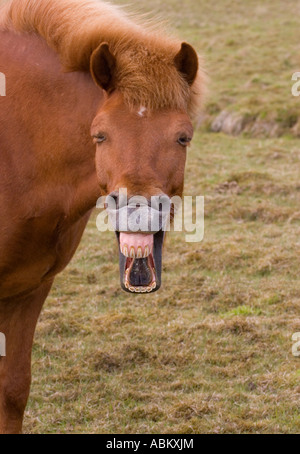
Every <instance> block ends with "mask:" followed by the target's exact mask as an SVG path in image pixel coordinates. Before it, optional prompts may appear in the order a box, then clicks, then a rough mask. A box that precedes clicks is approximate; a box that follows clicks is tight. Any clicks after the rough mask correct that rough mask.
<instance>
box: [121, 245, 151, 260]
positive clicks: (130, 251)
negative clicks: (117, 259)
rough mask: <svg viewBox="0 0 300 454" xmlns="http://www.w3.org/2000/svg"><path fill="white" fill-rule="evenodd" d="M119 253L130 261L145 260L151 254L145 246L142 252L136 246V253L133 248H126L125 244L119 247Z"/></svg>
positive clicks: (141, 248) (140, 248) (139, 247)
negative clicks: (135, 259) (130, 259)
mask: <svg viewBox="0 0 300 454" xmlns="http://www.w3.org/2000/svg"><path fill="white" fill-rule="evenodd" d="M121 252H122V254H123V255H125V257H130V258H132V259H134V258H137V259H141V258H143V257H144V258H146V257H148V256H149V255H150V254H151V250H150V249H149V246H145V248H144V251H143V247H142V246H138V247H137V251H136V250H135V247H134V246H131V247H128V246H127V244H124V245H123V246H121Z"/></svg>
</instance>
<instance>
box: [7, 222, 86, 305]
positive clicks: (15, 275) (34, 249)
mask: <svg viewBox="0 0 300 454" xmlns="http://www.w3.org/2000/svg"><path fill="white" fill-rule="evenodd" d="M88 217H89V213H88V214H86V215H85V216H83V217H82V218H80V219H79V220H76V221H73V222H72V221H70V219H68V217H67V216H66V215H65V214H60V215H59V216H56V217H54V216H51V215H47V216H42V217H34V218H30V219H26V220H23V221H22V222H19V223H17V224H16V225H14V226H12V227H13V228H11V229H10V234H7V232H8V231H9V229H5V232H6V234H5V235H2V238H1V240H0V276H1V280H0V300H1V299H5V298H7V297H10V296H13V295H18V294H20V293H23V292H26V291H27V290H30V289H32V288H34V287H37V286H39V285H40V284H41V282H43V281H45V280H47V279H53V277H54V276H55V275H56V274H57V273H59V272H60V271H62V270H63V269H64V268H65V266H66V265H67V264H68V263H69V261H70V260H71V258H72V256H73V254H74V252H75V251H76V249H77V246H78V244H79V242H80V239H81V236H82V233H83V231H84V228H85V226H86V223H87V220H88Z"/></svg>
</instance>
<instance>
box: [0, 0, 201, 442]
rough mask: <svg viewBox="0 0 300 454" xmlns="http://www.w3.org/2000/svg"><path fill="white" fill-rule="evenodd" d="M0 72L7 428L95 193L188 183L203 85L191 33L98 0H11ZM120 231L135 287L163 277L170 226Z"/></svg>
mask: <svg viewBox="0 0 300 454" xmlns="http://www.w3.org/2000/svg"><path fill="white" fill-rule="evenodd" d="M0 71H1V73H3V74H4V75H5V80H6V96H1V97H0V156H1V166H0V212H1V214H0V277H1V279H0V332H1V333H3V334H4V335H5V337H6V356H2V357H0V433H13V434H14V433H21V432H22V423H23V417H24V411H25V408H26V405H27V400H28V397H29V392H30V384H31V350H32V344H33V336H34V331H35V327H36V324H37V321H38V317H39V314H40V312H41V309H42V306H43V303H44V301H45V299H46V298H47V295H48V293H49V291H50V289H51V286H52V284H53V280H54V278H55V276H56V275H57V274H58V273H59V272H61V271H62V270H63V269H64V268H65V267H66V265H67V264H68V263H69V262H70V260H71V258H72V257H73V255H74V253H75V251H76V249H77V247H78V245H79V243H80V240H81V237H82V234H83V232H84V229H85V227H86V224H87V222H88V220H89V217H90V214H91V212H92V210H93V208H94V207H95V204H96V201H97V199H98V198H99V197H100V196H106V195H110V194H112V197H113V198H114V199H115V200H116V201H117V202H118V198H119V197H120V196H119V192H118V191H119V190H120V189H121V188H126V190H127V192H128V201H129V202H130V200H131V198H132V197H134V196H136V195H140V196H143V197H144V198H145V199H146V200H150V198H151V197H156V196H161V195H164V196H165V197H168V198H171V197H173V196H176V195H178V196H181V195H182V191H183V185H184V167H185V161H186V151H187V146H188V145H189V143H190V141H191V139H192V136H193V124H192V120H193V118H194V115H195V114H196V113H197V111H198V109H199V107H200V106H201V102H202V98H203V92H204V85H205V84H204V71H203V69H202V65H201V61H200V59H199V56H198V54H197V53H196V51H195V50H194V48H193V47H192V46H191V45H189V44H188V43H185V42H182V41H180V40H178V39H177V38H175V37H173V36H170V34H169V33H167V32H166V31H165V30H164V29H163V28H161V27H156V26H155V24H154V23H151V22H149V21H148V20H147V21H145V20H144V19H141V18H138V17H133V16H132V15H130V14H128V13H126V12H124V10H123V9H122V8H121V7H117V6H113V5H110V4H107V3H105V2H102V1H97V0H81V1H80V0H8V1H6V2H4V3H3V2H2V3H1V5H0ZM117 236H118V241H119V253H120V256H121V257H122V260H123V262H122V263H123V266H125V268H124V269H123V272H124V271H125V274H126V276H127V281H126V282H127V286H126V291H129V292H131V293H132V292H133V293H134V292H136V291H138V292H141V291H145V289H146V291H147V292H148V291H149V293H151V292H152V291H155V290H157V288H158V287H159V282H158V281H157V282H156V281H155V271H156V270H155V266H156V265H157V263H158V261H159V257H158V255H159V254H160V253H161V247H160V245H158V246H157V247H156V241H157V242H158V243H159V244H161V243H162V241H163V238H162V235H161V234H160V232H154V233H153V232H150V233H149V232H148V233H145V232H142V233H132V232H130V231H129V232H128V231H127V232H117ZM155 250H156V254H155ZM130 254H131V255H130ZM139 254H140V256H139ZM156 261H157V263H156ZM124 263H125V265H124ZM157 268H159V265H157ZM129 269H130V270H131V271H132V270H134V271H133V272H130V273H129V271H130V270H129ZM150 271H151V273H150V278H149V272H150ZM128 273H129V274H128ZM157 274H159V273H157ZM128 276H129V277H128ZM149 279H150V280H149ZM123 283H124V281H123ZM149 284H151V286H150V287H149ZM124 287H125V286H124Z"/></svg>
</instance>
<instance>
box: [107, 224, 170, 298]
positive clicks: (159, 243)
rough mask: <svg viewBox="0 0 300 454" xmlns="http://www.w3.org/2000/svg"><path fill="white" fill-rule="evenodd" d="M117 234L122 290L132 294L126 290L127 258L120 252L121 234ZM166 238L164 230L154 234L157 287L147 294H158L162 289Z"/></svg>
mask: <svg viewBox="0 0 300 454" xmlns="http://www.w3.org/2000/svg"><path fill="white" fill-rule="evenodd" d="M115 233H116V236H117V239H118V244H119V270H120V283H121V288H122V290H124V291H125V292H127V293H131V294H132V293H133V292H132V291H130V290H129V289H128V288H126V287H125V283H124V275H125V269H126V260H127V257H125V256H124V255H123V254H122V253H121V251H120V243H119V237H120V233H119V232H115ZM164 237H165V232H164V231H163V230H160V231H159V232H157V233H155V234H154V245H153V254H152V255H153V261H154V265H155V275H156V287H155V288H153V289H152V290H151V291H150V292H147V293H153V292H156V291H157V290H158V289H159V288H160V287H161V271H162V247H163V242H164Z"/></svg>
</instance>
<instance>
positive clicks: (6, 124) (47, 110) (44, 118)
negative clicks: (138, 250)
mask: <svg viewBox="0 0 300 454" xmlns="http://www.w3.org/2000/svg"><path fill="white" fill-rule="evenodd" d="M1 43H3V44H4V46H1V55H0V65H1V67H2V68H7V71H6V77H7V80H8V81H9V86H8V93H7V96H6V97H3V98H1V99H0V107H1V109H0V122H1V135H0V154H1V168H0V174H1V180H0V193H1V196H0V210H1V225H0V232H1V235H0V275H1V282H0V300H3V299H4V298H6V297H12V296H15V295H16V296H17V295H19V294H23V293H24V292H28V291H29V290H32V289H33V288H37V287H38V286H39V285H40V284H41V283H42V282H43V281H44V280H48V279H49V278H50V279H51V278H52V277H53V276H54V275H55V274H57V272H58V271H60V270H62V269H63V268H64V266H65V265H66V264H67V263H68V262H69V260H70V258H71V257H72V254H73V253H74V251H75V250H76V247H77V245H78V242H79V240H80V237H81V234H82V232H83V230H84V226H85V224H86V222H87V219H88V212H89V211H90V210H91V209H92V208H93V206H95V202H96V200H97V195H99V188H98V184H97V180H96V173H95V164H94V154H95V151H94V146H93V144H92V143H91V140H90V125H91V122H92V120H93V117H94V116H95V113H96V110H97V108H98V104H99V103H100V100H101V91H100V90H99V89H97V87H96V86H95V84H93V83H92V81H91V79H90V78H88V77H87V76H86V75H84V74H80V73H69V74H64V73H63V72H62V71H61V66H60V64H59V61H58V58H57V55H56V54H55V53H54V52H52V51H51V50H50V49H49V48H48V47H47V46H46V45H45V43H44V42H43V41H42V40H41V39H40V38H39V37H35V38H32V37H30V38H29V37H24V36H22V37H21V36H20V35H17V34H15V33H13V32H11V33H9V32H2V33H1ZM10 84H12V85H10ZM62 100H63V102H62ZM41 106H42V107H41ZM45 125H47V126H46V128H45Z"/></svg>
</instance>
